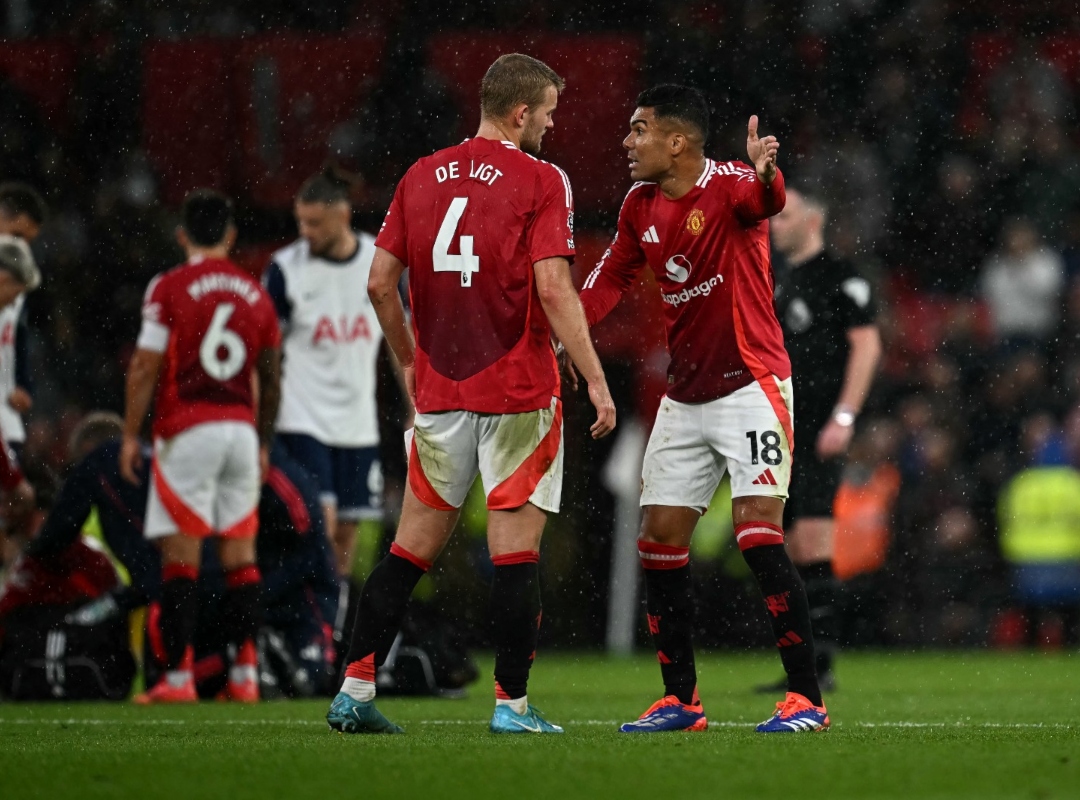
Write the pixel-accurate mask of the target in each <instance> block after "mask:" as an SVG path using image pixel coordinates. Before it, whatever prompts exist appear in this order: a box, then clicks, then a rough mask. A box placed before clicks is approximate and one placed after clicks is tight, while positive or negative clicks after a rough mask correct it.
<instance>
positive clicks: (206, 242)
mask: <svg viewBox="0 0 1080 800" xmlns="http://www.w3.org/2000/svg"><path fill="white" fill-rule="evenodd" d="M176 236H177V240H178V241H179V242H180V245H181V247H182V248H183V249H184V252H185V255H186V256H187V261H186V262H185V263H183V264H181V265H179V266H177V267H175V268H173V269H171V270H168V271H166V272H163V273H161V274H160V275H158V276H157V277H155V278H154V279H153V280H152V281H151V282H150V285H149V286H148V287H147V290H146V297H145V301H144V304H143V312H142V329H141V331H140V333H139V338H138V341H137V343H136V349H135V353H134V354H133V355H132V357H131V363H130V364H129V366H128V373H127V394H126V401H125V406H124V435H123V440H122V442H121V445H120V455H119V462H120V474H121V475H122V476H123V478H124V479H125V480H127V481H129V482H131V483H139V477H138V475H137V473H136V470H137V469H138V468H139V466H140V465H141V463H142V461H143V444H142V442H141V440H140V438H139V433H140V431H141V430H142V426H143V422H144V421H145V419H146V415H147V412H148V411H149V410H150V405H151V401H153V402H154V416H153V434H154V454H153V462H152V467H151V480H150V486H149V496H148V500H147V505H146V516H145V522H144V532H145V534H146V536H147V538H150V539H156V540H159V542H158V544H159V546H160V548H161V560H162V590H161V631H162V640H163V644H162V651H163V653H164V655H165V668H166V673H165V675H164V677H163V678H162V679H161V680H160V681H159V682H158V683H157V684H155V685H154V686H153V687H151V688H150V689H149V690H148V691H147V692H145V693H143V694H141V695H139V696H138V697H136V698H135V699H136V702H140V703H183V702H193V701H195V700H196V699H197V696H196V690H195V680H194V676H193V673H192V668H193V661H194V654H193V651H192V645H191V642H192V636H193V633H194V628H195V624H196V619H197V614H198V604H199V603H198V595H197V594H196V580H197V579H198V577H199V564H200V562H201V550H202V543H203V540H204V539H206V538H207V537H211V536H213V537H216V543H217V548H218V555H219V558H220V559H221V566H222V568H223V569H224V570H225V582H226V587H227V589H226V591H225V594H224V598H223V600H222V605H223V612H222V613H223V618H224V619H225V620H226V622H227V624H228V625H229V626H230V630H229V634H228V637H227V638H228V641H229V642H230V645H231V647H233V648H235V654H234V656H233V664H232V666H231V668H230V670H229V680H228V685H227V687H226V691H227V694H228V696H229V697H230V698H231V699H234V700H238V701H241V702H257V701H258V699H259V685H258V664H257V654H256V649H255V636H256V633H257V632H258V628H259V617H260V613H261V601H260V597H259V595H260V591H261V586H260V585H261V582H262V578H261V575H260V573H259V568H258V566H257V565H256V555H255V535H256V533H257V531H258V514H257V509H258V502H259V486H260V484H261V483H262V481H263V480H264V479H265V478H266V475H267V474H268V472H269V468H270V447H271V445H272V443H273V436H274V420H275V419H276V418H277V409H278V401H279V399H280V391H281V389H280V383H279V378H280V371H279V370H280V342H281V334H280V331H279V329H278V322H277V317H276V315H275V314H274V306H273V303H272V302H271V300H270V298H269V296H268V295H267V294H266V292H265V291H264V290H263V289H262V287H261V286H259V284H258V283H256V282H255V281H253V280H252V279H251V277H250V276H249V275H248V274H247V273H245V272H244V271H243V270H241V269H240V268H239V267H237V266H236V265H235V264H233V263H232V262H231V261H229V251H230V249H231V248H232V245H233V243H234V242H235V240H236V227H235V225H234V223H233V207H232V202H231V201H230V200H229V199H228V198H226V197H225V196H224V195H222V194H220V193H218V192H214V191H211V190H208V189H199V190H196V191H194V192H192V193H190V194H189V195H188V196H187V197H186V198H185V200H184V204H183V209H182V223H181V225H180V227H179V228H177V231H176Z"/></svg>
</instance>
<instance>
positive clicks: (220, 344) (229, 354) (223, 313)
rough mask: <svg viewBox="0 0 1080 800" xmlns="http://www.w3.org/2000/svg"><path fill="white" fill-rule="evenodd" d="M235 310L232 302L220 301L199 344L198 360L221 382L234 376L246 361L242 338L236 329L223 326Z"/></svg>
mask: <svg viewBox="0 0 1080 800" xmlns="http://www.w3.org/2000/svg"><path fill="white" fill-rule="evenodd" d="M235 310H236V307H235V306H234V305H233V304H232V303H222V304H221V305H219V306H218V307H217V308H215V309H214V318H213V319H212V320H210V328H209V330H207V331H206V335H205V336H203V340H202V344H200V345H199V361H200V362H201V363H202V367H203V369H204V370H206V374H207V375H209V376H210V377H211V378H213V379H214V380H218V381H222V382H224V381H227V380H229V379H230V378H234V377H236V374H237V373H238V372H240V370H241V369H243V367H244V362H245V361H247V348H246V347H244V340H243V339H242V338H240V334H238V333H237V332H236V331H230V330H229V329H228V328H226V327H225V326H226V325H227V324H228V323H229V317H231V316H232V313H233V311H235Z"/></svg>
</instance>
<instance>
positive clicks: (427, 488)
mask: <svg viewBox="0 0 1080 800" xmlns="http://www.w3.org/2000/svg"><path fill="white" fill-rule="evenodd" d="M409 488H410V489H412V491H413V494H414V495H416V499H417V500H419V501H420V502H421V503H423V504H424V505H425V506H427V507H428V508H434V509H437V510H439V511H454V510H455V509H454V507H453V506H452V505H450V504H449V503H447V502H446V501H445V500H443V499H442V497H440V496H439V493H438V492H436V491H435V488H434V487H433V486H432V485H431V482H430V481H429V480H428V479H427V475H425V474H424V465H423V464H421V463H420V456H419V455H418V454H417V452H416V438H415V437H413V440H412V446H411V447H410V448H409Z"/></svg>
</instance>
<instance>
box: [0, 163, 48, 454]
mask: <svg viewBox="0 0 1080 800" xmlns="http://www.w3.org/2000/svg"><path fill="white" fill-rule="evenodd" d="M47 213H48V211H47V208H46V205H45V201H44V200H43V199H42V197H41V195H40V194H38V192H37V191H36V190H35V189H34V188H33V187H32V186H29V185H27V184H25V183H18V182H14V181H12V182H9V183H3V184H0V234H7V235H10V236H17V237H18V238H20V239H22V240H23V241H24V242H26V243H27V244H28V245H29V244H32V243H33V241H34V240H35V239H36V238H37V237H38V234H40V233H41V226H42V225H43V224H44V223H45V218H46V215H47ZM40 283H41V278H40V275H39V276H38V279H37V281H36V282H35V284H34V285H33V286H29V287H27V291H32V290H33V289H36V288H37V286H38V285H40ZM29 338H30V330H29V328H28V327H27V324H26V295H25V293H23V294H20V295H19V296H18V297H17V298H16V299H15V300H14V302H12V303H10V304H8V305H6V306H4V308H3V310H2V311H0V430H3V436H4V441H6V442H7V443H8V445H10V446H11V447H12V448H13V449H14V450H15V452H16V453H19V451H20V450H21V448H22V445H23V443H24V442H25V441H26V429H25V427H24V426H23V419H22V415H23V414H26V413H27V412H28V411H30V409H31V408H33V406H34V399H33V391H34V384H33V373H32V370H31V369H30V352H29Z"/></svg>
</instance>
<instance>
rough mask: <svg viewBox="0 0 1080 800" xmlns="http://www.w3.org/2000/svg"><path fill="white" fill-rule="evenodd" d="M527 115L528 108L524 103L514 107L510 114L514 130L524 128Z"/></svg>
mask: <svg viewBox="0 0 1080 800" xmlns="http://www.w3.org/2000/svg"><path fill="white" fill-rule="evenodd" d="M528 113H529V107H528V106H527V105H525V104H524V103H521V104H520V105H518V106H516V107H515V108H514V110H513V112H512V114H511V116H512V118H513V122H514V127H515V128H524V127H525V115H526V114H528Z"/></svg>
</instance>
